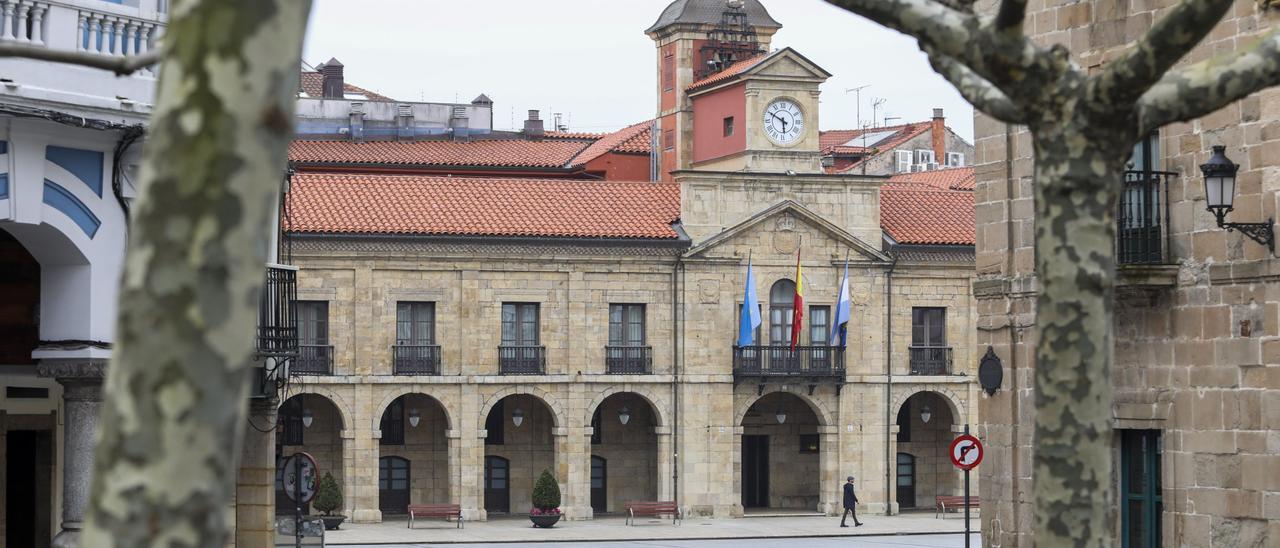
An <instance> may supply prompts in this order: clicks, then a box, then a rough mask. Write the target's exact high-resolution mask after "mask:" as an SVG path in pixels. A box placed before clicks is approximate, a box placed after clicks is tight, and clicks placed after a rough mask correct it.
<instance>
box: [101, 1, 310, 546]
mask: <svg viewBox="0 0 1280 548" xmlns="http://www.w3.org/2000/svg"><path fill="white" fill-rule="evenodd" d="M174 4H175V5H174V7H173V10H172V12H171V14H172V18H171V19H170V21H169V28H168V32H167V33H166V36H165V42H166V43H165V44H164V47H165V48H166V50H165V51H166V54H165V58H164V61H163V63H162V65H161V70H160V78H159V82H158V86H157V104H156V108H155V112H154V115H153V116H152V124H151V134H150V136H149V137H148V139H147V144H146V152H145V163H144V166H143V171H142V179H141V182H140V194H141V197H140V198H139V201H138V204H137V207H136V208H135V209H134V216H133V224H132V226H131V230H130V238H129V250H128V257H127V261H126V264H125V270H124V275H123V279H122V281H121V292H120V317H119V324H118V328H117V340H116V345H115V349H114V352H113V357H112V360H111V365H110V367H109V368H108V373H107V381H106V385H105V388H104V401H103V406H102V417H101V420H100V421H99V424H100V425H101V427H100V428H101V429H100V431H99V441H98V447H97V451H96V453H95V459H96V460H95V463H94V473H93V483H92V487H91V495H90V502H89V508H88V509H87V518H88V519H87V523H86V528H85V531H84V536H83V538H82V541H81V546H92V547H95V548H97V547H109V546H129V547H135V546H167V547H168V546H209V547H219V548H220V547H222V546H224V545H225V543H226V539H227V524H228V522H229V519H228V517H229V516H228V508H229V504H230V502H231V494H232V492H233V485H234V480H235V477H236V468H235V467H236V458H237V456H238V455H239V453H240V434H241V432H242V429H243V427H244V423H245V409H246V405H247V404H248V401H247V396H248V391H247V379H248V371H249V368H250V366H251V365H252V364H253V338H254V326H255V324H256V317H255V314H256V310H257V302H258V293H259V291H260V290H261V285H262V282H263V278H264V263H265V262H266V260H267V248H268V242H269V238H270V237H271V234H272V227H271V218H272V217H271V213H272V211H273V210H274V208H275V204H276V203H277V200H278V188H279V186H280V182H281V179H282V178H283V177H284V170H285V152H286V147H287V146H288V142H289V139H290V137H291V134H292V115H293V114H292V113H293V108H294V102H295V97H296V93H297V88H298V59H299V58H300V52H301V46H302V38H303V33H304V30H305V27H306V21H307V15H308V12H309V10H310V2H309V1H307V0H204V1H198V0H192V1H186V2H175V3H174Z"/></svg>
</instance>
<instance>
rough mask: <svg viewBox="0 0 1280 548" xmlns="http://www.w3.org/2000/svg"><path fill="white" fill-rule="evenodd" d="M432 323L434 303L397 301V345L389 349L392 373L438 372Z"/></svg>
mask: <svg viewBox="0 0 1280 548" xmlns="http://www.w3.org/2000/svg"><path fill="white" fill-rule="evenodd" d="M435 323H436V306H435V303H431V302H399V303H396V345H395V348H394V349H393V352H392V354H393V356H392V360H393V365H394V369H395V371H394V372H395V374H397V375H439V374H440V347H439V346H438V345H436V329H435Z"/></svg>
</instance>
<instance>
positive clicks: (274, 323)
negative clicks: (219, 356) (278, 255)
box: [257, 265, 298, 358]
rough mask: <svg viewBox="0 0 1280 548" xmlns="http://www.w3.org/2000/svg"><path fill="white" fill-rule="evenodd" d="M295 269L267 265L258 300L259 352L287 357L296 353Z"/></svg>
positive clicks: (296, 292) (260, 353)
mask: <svg viewBox="0 0 1280 548" xmlns="http://www.w3.org/2000/svg"><path fill="white" fill-rule="evenodd" d="M297 298H298V269H297V268H296V267H290V266H279V265H269V266H267V278H266V283H264V284H263V285H262V296H261V298H260V299H259V300H258V342H257V349H258V355H259V356H264V357H276V358H288V357H293V356H297V355H298V314H297V310H296V305H295V303H296V301H297Z"/></svg>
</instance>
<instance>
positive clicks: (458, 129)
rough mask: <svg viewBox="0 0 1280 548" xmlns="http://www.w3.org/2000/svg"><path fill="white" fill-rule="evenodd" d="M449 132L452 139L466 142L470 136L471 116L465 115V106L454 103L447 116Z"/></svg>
mask: <svg viewBox="0 0 1280 548" xmlns="http://www.w3.org/2000/svg"><path fill="white" fill-rule="evenodd" d="M449 133H450V134H451V135H452V136H453V140H454V141H460V142H464V143H465V142H467V141H468V140H470V137H471V117H470V116H468V115H467V107H464V106H462V105H454V106H453V112H452V113H451V114H450V116H449Z"/></svg>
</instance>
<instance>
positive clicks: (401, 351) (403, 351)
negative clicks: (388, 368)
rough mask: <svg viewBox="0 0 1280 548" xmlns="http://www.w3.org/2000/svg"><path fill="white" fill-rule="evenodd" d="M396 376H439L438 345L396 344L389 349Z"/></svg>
mask: <svg viewBox="0 0 1280 548" xmlns="http://www.w3.org/2000/svg"><path fill="white" fill-rule="evenodd" d="M391 352H392V364H393V365H394V367H395V374H397V375H439V374H440V345H438V344H426V345H424V344H417V345H414V344H397V345H395V346H393V347H391Z"/></svg>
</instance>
